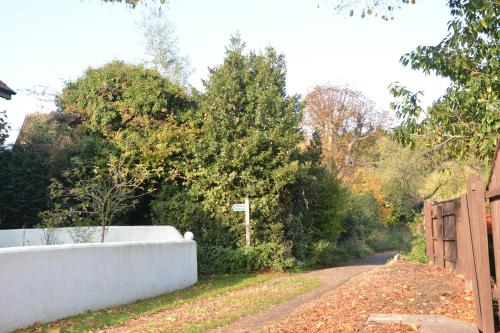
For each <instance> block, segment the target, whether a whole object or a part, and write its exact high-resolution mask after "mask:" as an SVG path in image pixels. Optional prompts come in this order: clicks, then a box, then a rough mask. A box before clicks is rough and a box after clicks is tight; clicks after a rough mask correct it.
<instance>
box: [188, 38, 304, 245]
mask: <svg viewBox="0 0 500 333" xmlns="http://www.w3.org/2000/svg"><path fill="white" fill-rule="evenodd" d="M244 47H245V45H244V43H243V42H242V41H241V40H240V39H239V37H233V38H232V40H231V45H230V46H229V48H228V49H227V52H226V58H225V60H224V63H223V64H222V65H220V66H217V67H215V68H212V69H211V70H210V76H209V78H208V80H207V81H206V82H205V89H206V93H205V94H204V96H203V98H202V101H201V112H202V114H203V120H204V121H203V126H202V129H201V130H202V136H203V140H202V141H201V142H200V145H198V147H196V154H195V158H196V159H197V166H198V167H197V168H196V169H195V170H193V175H192V176H193V177H195V178H196V182H195V183H194V184H193V186H194V187H195V191H197V192H198V193H200V194H201V195H202V197H203V203H204V208H205V210H206V211H207V212H209V214H210V216H212V217H213V218H215V219H216V220H217V221H218V222H219V223H220V224H222V225H223V226H225V227H226V228H227V229H228V231H229V233H230V234H231V235H232V237H234V238H235V239H239V240H240V244H241V242H242V240H243V237H242V235H244V232H243V230H244V229H243V223H242V217H241V216H240V214H238V213H234V212H232V211H231V205H232V204H234V203H237V202H241V201H242V200H243V198H245V197H249V198H250V199H251V202H252V205H251V209H252V227H253V239H254V241H256V242H262V241H267V242H283V241H284V240H285V232H286V230H285V229H286V225H287V224H289V223H293V219H294V218H295V217H294V216H292V215H290V212H291V207H286V206H285V205H284V202H283V197H284V195H285V194H286V191H287V190H288V187H289V186H290V184H292V183H293V182H294V181H295V179H296V177H297V174H298V172H299V169H300V165H299V161H298V159H297V157H295V156H294V151H295V150H296V149H297V145H298V143H299V142H300V141H301V140H302V134H301V132H300V121H301V119H302V109H303V106H302V104H301V103H300V101H299V98H298V96H288V95H287V94H286V67H285V59H284V56H283V55H279V54H277V53H276V51H275V50H274V49H272V48H268V49H267V50H266V51H265V52H264V53H263V54H256V53H253V52H250V54H245V53H244Z"/></svg>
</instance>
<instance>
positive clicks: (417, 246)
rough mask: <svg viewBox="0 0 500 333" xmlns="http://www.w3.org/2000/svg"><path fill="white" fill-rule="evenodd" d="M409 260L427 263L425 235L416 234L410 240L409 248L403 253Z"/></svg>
mask: <svg viewBox="0 0 500 333" xmlns="http://www.w3.org/2000/svg"><path fill="white" fill-rule="evenodd" d="M405 259H406V260H409V261H417V262H421V263H423V264H425V263H427V261H428V259H427V253H426V252H425V236H424V235H418V236H416V237H415V238H414V239H413V240H412V242H411V250H410V252H408V253H407V254H406V255H405Z"/></svg>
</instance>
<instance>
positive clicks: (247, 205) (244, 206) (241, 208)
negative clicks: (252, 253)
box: [232, 198, 250, 245]
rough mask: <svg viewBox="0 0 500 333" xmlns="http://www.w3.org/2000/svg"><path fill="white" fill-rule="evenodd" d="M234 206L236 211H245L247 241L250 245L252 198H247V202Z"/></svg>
mask: <svg viewBox="0 0 500 333" xmlns="http://www.w3.org/2000/svg"><path fill="white" fill-rule="evenodd" d="M232 208H233V211H235V212H245V241H246V244H247V245H250V199H248V198H245V203H242V204H234V205H233V206H232Z"/></svg>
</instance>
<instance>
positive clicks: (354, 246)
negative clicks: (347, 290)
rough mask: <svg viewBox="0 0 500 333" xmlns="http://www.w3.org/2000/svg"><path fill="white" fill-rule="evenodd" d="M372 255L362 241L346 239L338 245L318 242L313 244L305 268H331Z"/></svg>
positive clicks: (323, 241)
mask: <svg viewBox="0 0 500 333" xmlns="http://www.w3.org/2000/svg"><path fill="white" fill-rule="evenodd" d="M370 254H373V251H372V250H371V249H370V248H369V247H368V246H367V245H366V244H365V243H364V242H362V241H358V240H354V239H348V240H345V241H342V242H339V243H336V244H334V243H332V242H330V241H326V240H320V241H317V242H316V243H314V244H313V246H312V247H311V250H310V253H309V256H308V258H307V262H306V266H308V267H331V266H336V265H340V264H343V263H346V262H349V261H351V260H353V259H357V258H361V257H364V256H367V255H370Z"/></svg>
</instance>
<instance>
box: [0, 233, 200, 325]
mask: <svg viewBox="0 0 500 333" xmlns="http://www.w3.org/2000/svg"><path fill="white" fill-rule="evenodd" d="M134 229H135V230H134ZM172 229H173V230H172ZM174 231H175V232H174ZM18 232H19V231H12V230H9V231H0V246H9V245H10V244H19V239H20V238H19V235H18ZM59 232H60V233H61V235H63V234H64V232H63V231H59ZM33 235H36V234H35V231H33ZM139 238H146V239H145V241H137V240H138V239H139ZM21 240H22V237H21ZM111 240H114V241H115V242H114V243H111V242H110V241H111ZM130 240H133V241H130ZM33 242H35V240H34V239H33ZM21 244H22V242H21ZM10 246H12V245H10ZM196 282H197V262H196V243H195V242H194V241H192V240H186V239H184V238H183V237H182V235H180V233H179V232H178V231H177V230H176V229H175V228H172V227H112V228H111V229H110V230H109V238H108V243H87V244H63V245H42V246H24V247H4V248H0V332H2V333H3V332H9V331H11V330H14V329H16V328H22V327H26V326H29V325H31V324H33V323H35V322H47V321H52V320H56V319H60V318H63V317H67V316H71V315H76V314H78V313H82V312H85V311H87V310H95V309H99V308H104V307H108V306H113V305H119V304H125V303H130V302H134V301H136V300H138V299H142V298H147V297H152V296H157V295H161V294H164V293H167V292H170V291H173V290H177V289H181V288H185V287H187V286H190V285H192V284H194V283H196Z"/></svg>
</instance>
